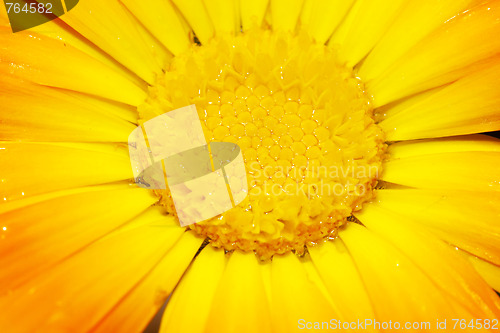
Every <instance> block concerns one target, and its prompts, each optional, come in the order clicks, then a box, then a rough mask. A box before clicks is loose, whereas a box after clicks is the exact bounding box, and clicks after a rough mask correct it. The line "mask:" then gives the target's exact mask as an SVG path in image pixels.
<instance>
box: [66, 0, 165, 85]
mask: <svg viewBox="0 0 500 333" xmlns="http://www.w3.org/2000/svg"><path fill="white" fill-rule="evenodd" d="M152 10H153V9H152ZM61 19H62V20H63V21H64V22H66V23H67V24H68V25H69V26H70V27H72V28H73V29H75V30H76V31H78V32H79V33H80V34H82V35H83V36H84V37H85V38H87V39H88V40H89V41H91V42H92V43H94V44H95V45H97V46H98V47H99V48H101V49H102V50H103V51H104V52H106V53H107V54H109V55H110V56H111V57H113V58H114V59H115V60H116V61H118V62H119V63H121V64H122V65H123V66H125V67H126V68H128V69H129V70H131V71H132V72H134V73H135V74H137V75H138V76H139V77H141V78H142V79H143V80H145V81H146V82H148V83H149V84H153V83H154V79H155V74H156V73H160V71H161V69H162V65H163V64H159V63H158V62H157V60H156V58H155V56H154V54H153V53H152V52H151V50H150V45H148V44H147V42H148V41H146V40H144V36H143V35H142V33H141V31H140V30H141V29H143V28H142V27H141V26H140V25H139V24H138V23H137V22H135V21H134V19H133V17H132V16H131V15H130V14H129V13H128V12H127V11H126V9H125V8H124V7H123V5H122V4H121V3H119V2H118V1H117V0H110V1H106V2H102V1H99V0H85V1H81V2H79V3H78V6H76V7H75V8H73V9H72V10H71V11H70V12H68V13H66V14H64V15H63V16H61ZM117 27H119V28H118V29H117Z"/></svg>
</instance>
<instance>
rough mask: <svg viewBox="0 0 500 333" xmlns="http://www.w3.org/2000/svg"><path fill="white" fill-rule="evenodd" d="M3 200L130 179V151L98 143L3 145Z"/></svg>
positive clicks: (0, 147) (0, 165)
mask: <svg viewBox="0 0 500 333" xmlns="http://www.w3.org/2000/svg"><path fill="white" fill-rule="evenodd" d="M0 160H2V163H0V175H1V176H0V177H1V178H0V184H1V185H0V197H1V198H0V200H2V201H4V202H5V201H9V200H16V199H21V198H26V197H29V196H32V195H35V194H40V193H47V192H50V191H55V190H61V189H69V188H73V187H77V186H86V185H96V184H103V183H109V182H114V181H118V180H124V179H131V178H132V177H133V175H132V169H131V166H130V160H129V156H128V152H127V148H126V147H125V146H123V145H117V144H96V143H88V144H85V143H74V144H67V143H52V144H48V143H17V142H0Z"/></svg>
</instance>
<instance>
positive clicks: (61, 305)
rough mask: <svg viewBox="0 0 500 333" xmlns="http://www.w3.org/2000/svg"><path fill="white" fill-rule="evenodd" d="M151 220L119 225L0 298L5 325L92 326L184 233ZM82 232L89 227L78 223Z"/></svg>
mask: <svg viewBox="0 0 500 333" xmlns="http://www.w3.org/2000/svg"><path fill="white" fill-rule="evenodd" d="M122 208H123V207H122ZM66 221H69V220H66ZM151 222H154V223H152V224H151V223H143V224H141V225H139V226H137V227H135V228H133V229H130V230H126V231H120V230H119V231H117V232H116V233H115V234H113V235H109V236H107V237H105V238H102V239H100V240H98V241H96V242H94V243H92V244H90V245H88V246H87V247H86V248H84V249H82V250H81V251H79V252H78V253H75V254H74V255H73V256H71V258H69V260H65V261H63V262H61V263H60V264H58V265H56V266H54V267H52V268H50V269H48V270H46V271H45V272H44V273H42V274H40V275H39V276H38V277H37V278H36V279H33V280H32V281H31V282H30V283H28V284H26V285H25V286H23V287H22V288H19V289H16V290H14V291H12V292H11V293H9V294H8V295H7V296H5V297H3V298H1V299H0V306H1V308H2V309H3V310H2V311H3V314H4V315H2V316H0V326H1V327H2V328H4V329H6V330H7V331H9V332H13V333H16V332H35V331H45V332H75V333H78V332H89V331H90V330H91V328H92V327H93V326H95V325H97V324H98V323H99V322H100V321H101V320H102V318H103V317H104V316H105V315H106V314H108V313H109V312H110V311H111V310H112V309H113V308H114V307H115V306H116V305H117V304H118V302H120V300H122V299H123V297H124V296H126V295H127V294H128V293H129V292H130V290H132V289H133V288H134V287H135V286H136V285H137V284H138V283H139V282H141V281H142V279H143V278H144V277H145V276H146V275H147V274H148V273H149V272H150V271H151V269H152V268H154V267H155V266H156V265H157V264H158V263H159V262H160V261H161V260H162V258H163V257H164V256H165V254H166V253H167V252H168V251H169V249H170V248H171V247H172V246H173V245H174V244H175V242H176V241H177V239H178V238H179V237H180V236H181V235H182V233H183V229H182V228H179V227H178V226H169V227H167V226H163V225H159V224H158V223H157V222H158V221H156V220H154V221H151ZM69 223H70V222H69ZM77 232H85V230H84V229H82V228H79V229H78V230H77ZM103 295H104V297H103ZM26 309H33V310H34V311H28V312H26Z"/></svg>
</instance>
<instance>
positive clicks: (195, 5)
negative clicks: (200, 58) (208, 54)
mask: <svg viewBox="0 0 500 333" xmlns="http://www.w3.org/2000/svg"><path fill="white" fill-rule="evenodd" d="M172 2H173V3H174V4H175V5H176V6H177V8H178V9H179V10H180V12H181V13H182V15H184V17H185V18H186V21H187V22H188V23H189V25H190V26H191V27H192V28H193V31H194V32H195V33H196V37H198V39H199V40H200V42H201V43H202V44H206V43H208V41H209V40H210V39H211V38H212V37H213V35H214V26H213V24H212V21H211V20H210V16H208V13H207V10H206V8H205V5H204V4H203V1H202V0H172Z"/></svg>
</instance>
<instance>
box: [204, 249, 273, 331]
mask: <svg viewBox="0 0 500 333" xmlns="http://www.w3.org/2000/svg"><path fill="white" fill-rule="evenodd" d="M262 265H263V264H260V263H259V262H258V261H257V258H256V257H255V255H254V254H253V253H242V252H239V251H236V252H234V253H233V254H232V255H231V257H230V258H229V261H228V263H227V266H226V269H225V271H224V275H223V276H222V279H221V281H220V282H219V286H218V288H217V291H216V293H215V297H214V300H213V302H212V304H211V305H210V308H211V310H210V315H209V317H208V320H207V323H206V330H205V332H228V333H229V332H241V333H254V332H262V333H265V332H269V333H270V332H272V331H271V321H272V317H271V315H270V313H269V304H268V301H267V296H266V292H265V289H264V282H263V280H262V273H261V266H262Z"/></svg>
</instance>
